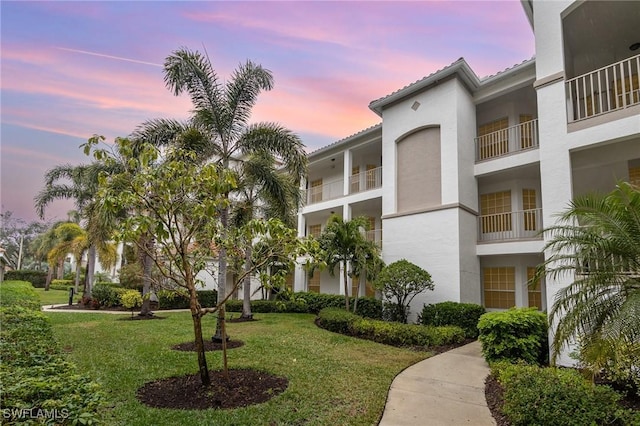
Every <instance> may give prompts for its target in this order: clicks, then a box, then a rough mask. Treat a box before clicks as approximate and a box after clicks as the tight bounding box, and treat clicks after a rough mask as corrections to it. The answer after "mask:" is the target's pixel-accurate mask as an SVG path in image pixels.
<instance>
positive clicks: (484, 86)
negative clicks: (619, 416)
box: [294, 0, 640, 315]
mask: <svg viewBox="0 0 640 426" xmlns="http://www.w3.org/2000/svg"><path fill="white" fill-rule="evenodd" d="M522 6H523V12H524V13H526V15H527V16H528V18H529V22H530V23H531V27H532V29H533V32H534V34H535V45H536V55H535V58H534V59H529V60H525V61H524V62H522V63H520V64H518V65H515V66H514V67H512V68H509V69H507V70H504V71H502V72H500V73H498V74H496V75H493V76H490V77H487V78H482V79H480V78H479V77H478V76H477V75H476V74H475V72H474V71H473V70H472V69H471V68H470V66H469V65H468V64H467V63H466V61H465V60H464V59H463V58H461V59H459V60H457V61H455V62H454V63H452V64H451V65H449V66H448V67H446V68H444V69H441V70H439V71H437V72H435V73H433V74H431V75H428V76H426V77H424V78H423V79H421V80H419V81H416V82H415V83H412V84H409V85H408V86H406V87H403V88H401V89H399V90H397V91H395V92H393V93H391V94H388V95H386V96H384V97H381V98H380V99H377V100H374V101H373V102H371V103H370V104H369V108H370V109H371V110H372V111H373V112H374V113H375V114H377V115H378V116H379V117H380V118H381V123H380V124H378V125H376V126H374V127H371V128H369V129H366V130H363V131H361V132H359V133H357V134H355V135H352V136H349V137H347V138H345V139H342V140H339V141H337V142H335V143H333V144H331V145H329V146H326V147H324V148H321V149H319V150H317V151H315V152H312V153H310V154H309V176H308V179H307V182H306V185H305V190H306V197H307V198H306V205H305V206H304V207H303V208H302V209H301V211H300V212H299V215H298V217H299V220H298V231H299V234H300V235H301V236H305V235H317V234H319V233H320V232H321V231H322V229H323V227H324V225H325V223H326V221H327V219H328V218H329V216H330V215H331V214H337V215H339V216H341V217H342V218H344V219H346V220H348V219H351V218H354V217H357V216H366V217H367V218H369V221H370V228H371V230H370V231H369V233H368V237H369V238H371V239H372V240H375V241H376V242H378V243H379V244H380V245H381V247H382V253H383V259H384V261H385V262H387V263H391V262H393V261H396V260H399V259H403V258H404V259H407V260H409V261H411V262H413V263H415V264H417V265H419V266H421V267H423V268H424V269H426V270H427V271H429V272H430V273H431V275H432V276H433V279H434V282H435V290H434V291H433V292H428V293H427V294H424V295H422V296H421V297H418V298H416V299H414V302H413V304H412V311H413V314H414V315H415V314H416V313H418V312H419V311H420V310H421V308H422V305H423V304H424V303H432V302H439V301H445V300H453V301H461V302H473V303H480V304H482V305H484V306H485V307H486V308H487V309H506V308H509V307H511V306H536V307H538V308H541V309H546V308H547V307H548V306H550V305H551V304H552V303H553V300H554V295H555V294H556V292H557V290H558V289H559V288H562V287H563V286H566V285H567V283H568V281H569V280H570V278H569V277H567V278H565V279H559V280H554V281H551V280H547V282H546V283H540V284H539V286H538V287H537V288H530V287H528V286H527V285H526V283H527V280H528V278H529V277H531V275H532V273H533V271H534V268H535V267H536V265H538V264H539V263H540V262H542V261H543V260H544V256H545V253H544V245H545V240H544V237H543V236H542V235H541V234H540V230H541V229H543V227H546V226H549V225H551V224H553V223H554V221H555V220H556V216H555V215H556V214H557V213H558V212H560V211H563V210H564V209H565V208H566V207H567V204H568V202H569V200H571V199H572V197H574V196H576V195H580V194H584V193H587V192H590V191H600V192H608V191H610V190H611V189H613V187H614V186H615V184H616V182H617V181H618V180H629V181H635V182H636V183H638V184H640V85H639V81H638V75H639V74H640V32H638V28H640V7H638V4H637V3H635V2H622V1H619V2H617V1H616V2H605V1H553V2H549V1H531V0H524V1H522ZM340 276H341V275H340V274H336V276H335V277H332V276H330V274H329V273H328V272H327V271H323V272H321V273H319V272H316V274H315V275H314V276H312V277H309V276H308V274H307V273H306V272H305V271H304V268H303V267H299V268H298V269H297V271H296V274H295V284H294V288H295V289H296V290H305V291H318V292H323V293H336V294H339V293H341V292H343V291H344V290H343V286H342V285H341V283H340V279H341V278H340ZM349 288H350V289H351V291H352V294H355V291H356V289H357V287H354V286H350V287H349ZM361 291H362V292H366V293H368V294H371V291H372V290H371V288H370V287H367V289H366V290H361Z"/></svg>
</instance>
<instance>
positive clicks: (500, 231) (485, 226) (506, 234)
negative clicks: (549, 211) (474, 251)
mask: <svg viewBox="0 0 640 426" xmlns="http://www.w3.org/2000/svg"><path fill="white" fill-rule="evenodd" d="M541 230H542V209H531V210H521V211H515V212H507V213H496V214H489V215H483V216H479V217H478V241H482V242H487V241H508V240H520V239H532V238H537V239H541V238H542V235H541V234H540V231H541Z"/></svg>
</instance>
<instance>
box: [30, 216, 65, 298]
mask: <svg viewBox="0 0 640 426" xmlns="http://www.w3.org/2000/svg"><path fill="white" fill-rule="evenodd" d="M63 223H65V222H55V223H54V224H52V225H51V227H50V228H49V229H48V230H47V231H45V232H43V233H42V234H40V235H38V236H37V237H36V239H35V240H34V241H33V249H34V252H35V255H36V257H37V258H38V259H45V260H46V262H47V265H48V271H47V280H46V281H45V285H44V290H45V291H49V286H50V285H51V280H52V279H53V274H54V272H55V269H56V267H57V263H58V262H57V259H55V258H49V252H50V251H51V250H52V249H53V248H54V247H55V246H56V245H57V244H58V237H57V236H56V232H55V230H56V228H57V227H58V226H59V225H61V224H63ZM52 260H54V262H53V263H52Z"/></svg>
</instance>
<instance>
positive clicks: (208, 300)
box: [156, 290, 218, 309]
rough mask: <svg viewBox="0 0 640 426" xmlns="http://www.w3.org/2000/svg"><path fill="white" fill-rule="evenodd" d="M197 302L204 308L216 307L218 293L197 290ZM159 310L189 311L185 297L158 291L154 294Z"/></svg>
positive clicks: (187, 300) (167, 291)
mask: <svg viewBox="0 0 640 426" xmlns="http://www.w3.org/2000/svg"><path fill="white" fill-rule="evenodd" d="M197 293H198V301H199V302H200V305H201V306H202V307H205V308H213V307H215V306H216V305H217V300H218V292H217V291H216V290H198V291H197ZM156 295H157V296H158V305H159V306H160V309H189V298H188V297H187V296H186V295H183V294H180V293H176V292H175V291H170V290H160V291H158V292H157V293H156Z"/></svg>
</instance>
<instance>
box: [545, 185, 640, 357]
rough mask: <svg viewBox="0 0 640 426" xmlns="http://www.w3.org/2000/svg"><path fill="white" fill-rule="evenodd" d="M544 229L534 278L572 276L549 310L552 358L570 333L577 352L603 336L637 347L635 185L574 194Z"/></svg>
mask: <svg viewBox="0 0 640 426" xmlns="http://www.w3.org/2000/svg"><path fill="white" fill-rule="evenodd" d="M545 233H547V234H548V235H549V236H550V237H551V239H550V240H549V242H548V243H547V245H546V249H547V250H549V251H550V252H551V255H550V256H549V257H548V258H547V260H546V261H545V262H544V263H543V264H542V265H540V267H539V268H538V271H537V274H536V277H535V279H536V280H537V279H540V278H541V277H542V276H543V275H544V274H546V275H547V276H549V277H552V278H556V277H559V276H561V275H564V274H571V275H572V276H573V282H572V283H571V284H570V285H568V286H566V287H565V288H563V289H561V290H559V291H558V293H557V294H556V297H555V301H554V303H553V307H552V308H551V310H550V312H549V317H550V323H551V324H557V325H556V329H555V333H554V338H553V345H552V349H553V359H554V360H555V359H556V358H557V356H558V354H559V353H560V351H561V350H562V348H563V347H564V346H565V345H567V344H569V343H570V342H571V341H573V340H574V339H577V340H578V341H579V342H580V347H581V349H583V352H584V351H589V350H590V349H593V348H596V347H598V346H602V343H603V342H621V343H623V344H624V343H626V344H629V343H634V342H635V343H636V345H635V347H636V350H637V348H638V345H637V342H638V339H639V338H640V189H638V188H637V187H633V186H632V185H630V184H629V183H626V182H621V183H619V184H618V185H617V186H616V189H615V190H613V191H612V192H611V193H609V194H607V195H595V194H591V195H585V196H582V197H578V198H576V199H575V200H574V201H572V202H571V204H570V206H569V207H568V209H567V210H566V211H565V212H563V213H562V214H561V215H560V216H559V224H558V225H556V226H552V227H550V228H548V229H546V230H545ZM635 355H636V357H637V356H638V355H640V354H637V353H636V354H635Z"/></svg>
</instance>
